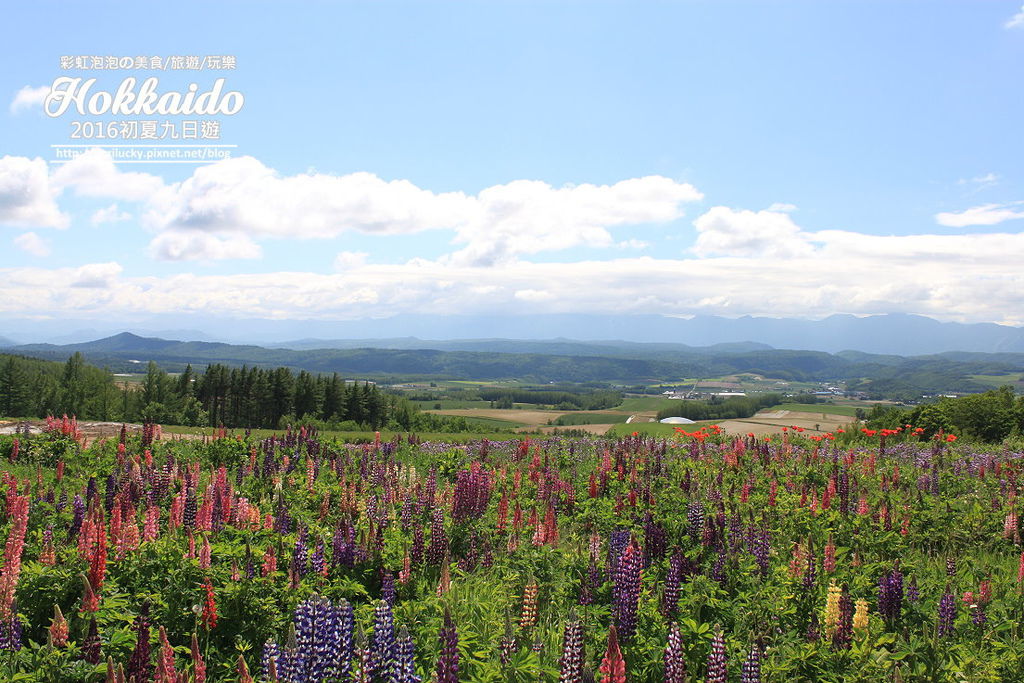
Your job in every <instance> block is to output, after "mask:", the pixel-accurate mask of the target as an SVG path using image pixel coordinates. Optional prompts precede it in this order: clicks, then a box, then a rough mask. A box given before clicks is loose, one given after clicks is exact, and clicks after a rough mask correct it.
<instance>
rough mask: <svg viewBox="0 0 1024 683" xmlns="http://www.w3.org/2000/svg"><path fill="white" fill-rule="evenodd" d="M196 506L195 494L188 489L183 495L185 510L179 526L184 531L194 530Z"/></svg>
mask: <svg viewBox="0 0 1024 683" xmlns="http://www.w3.org/2000/svg"><path fill="white" fill-rule="evenodd" d="M197 510H198V505H197V503H196V492H195V491H194V490H192V489H189V490H188V492H187V493H186V494H185V508H184V510H182V514H181V526H182V527H183V528H185V529H194V528H195V526H196V512H197Z"/></svg>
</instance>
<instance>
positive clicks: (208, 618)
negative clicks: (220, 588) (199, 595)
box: [203, 578, 217, 631]
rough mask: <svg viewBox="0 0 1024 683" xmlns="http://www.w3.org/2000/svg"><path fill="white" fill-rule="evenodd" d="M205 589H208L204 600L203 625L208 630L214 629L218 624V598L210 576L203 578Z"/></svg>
mask: <svg viewBox="0 0 1024 683" xmlns="http://www.w3.org/2000/svg"><path fill="white" fill-rule="evenodd" d="M203 589H204V590H205V591H206V597H205V599H204V600H203V625H204V626H206V628H207V630H211V631H212V630H213V629H214V628H215V627H216V626H217V600H216V598H215V596H214V593H213V585H211V584H210V579H209V578H207V579H204V580H203Z"/></svg>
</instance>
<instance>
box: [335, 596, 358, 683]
mask: <svg viewBox="0 0 1024 683" xmlns="http://www.w3.org/2000/svg"><path fill="white" fill-rule="evenodd" d="M355 628H356V622H355V611H354V610H353V609H352V604H351V603H350V602H349V601H348V600H345V599H342V601H341V604H340V605H339V606H338V643H339V645H338V655H337V660H338V678H340V679H341V680H343V681H347V680H348V676H349V673H350V672H351V671H352V654H353V652H354V649H355V641H354V636H355Z"/></svg>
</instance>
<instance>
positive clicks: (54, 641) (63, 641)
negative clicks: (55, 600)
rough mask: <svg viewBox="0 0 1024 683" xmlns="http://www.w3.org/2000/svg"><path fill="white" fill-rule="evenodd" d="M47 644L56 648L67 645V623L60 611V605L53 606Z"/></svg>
mask: <svg viewBox="0 0 1024 683" xmlns="http://www.w3.org/2000/svg"><path fill="white" fill-rule="evenodd" d="M49 642H50V646H51V647H57V648H61V647H64V646H65V645H67V644H68V622H67V619H65V618H64V615H63V614H62V613H61V611H60V605H54V606H53V621H52V622H51V623H50V629H49Z"/></svg>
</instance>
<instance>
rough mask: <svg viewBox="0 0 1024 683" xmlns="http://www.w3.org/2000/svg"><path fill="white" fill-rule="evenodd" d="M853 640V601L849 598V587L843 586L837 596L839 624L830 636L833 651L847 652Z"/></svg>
mask: <svg viewBox="0 0 1024 683" xmlns="http://www.w3.org/2000/svg"><path fill="white" fill-rule="evenodd" d="M852 640H853V599H851V598H850V587H849V586H847V585H846V584H845V583H844V584H843V592H842V593H841V594H840V596H839V623H838V624H836V630H835V632H834V633H833V634H832V649H833V650H849V649H850V642H851V641H852Z"/></svg>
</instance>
